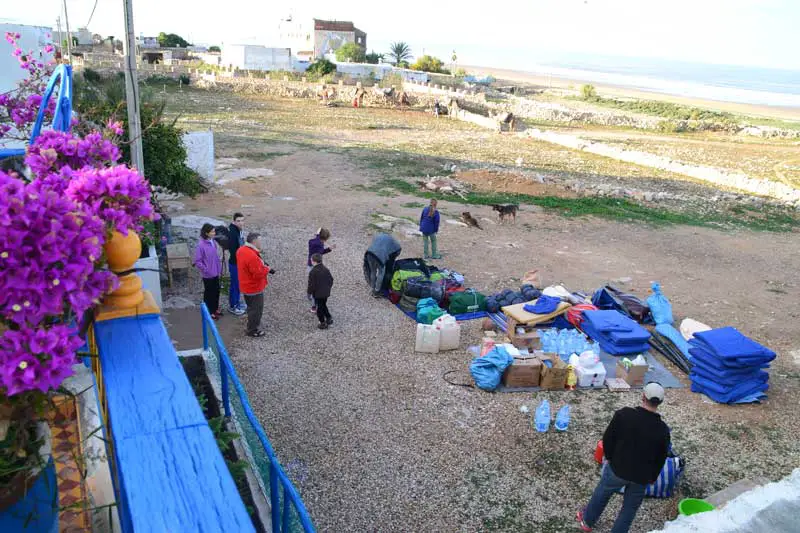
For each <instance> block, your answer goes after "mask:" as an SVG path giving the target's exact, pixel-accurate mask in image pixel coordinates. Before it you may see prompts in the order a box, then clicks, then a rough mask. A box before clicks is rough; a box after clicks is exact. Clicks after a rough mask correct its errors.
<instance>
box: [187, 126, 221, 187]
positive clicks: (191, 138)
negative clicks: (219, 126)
mask: <svg viewBox="0 0 800 533" xmlns="http://www.w3.org/2000/svg"><path fill="white" fill-rule="evenodd" d="M183 146H184V148H186V166H188V167H189V168H191V169H192V170H194V171H195V172H197V173H198V174H200V177H201V178H203V179H205V180H207V181H213V180H214V132H213V131H211V130H206V131H188V132H186V133H184V134H183Z"/></svg>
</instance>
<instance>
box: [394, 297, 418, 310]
mask: <svg viewBox="0 0 800 533" xmlns="http://www.w3.org/2000/svg"><path fill="white" fill-rule="evenodd" d="M417 302H419V298H414V297H413V296H409V295H407V294H404V295H402V296H401V297H400V301H399V302H397V306H398V307H400V309H402V310H403V311H405V312H406V313H416V312H417Z"/></svg>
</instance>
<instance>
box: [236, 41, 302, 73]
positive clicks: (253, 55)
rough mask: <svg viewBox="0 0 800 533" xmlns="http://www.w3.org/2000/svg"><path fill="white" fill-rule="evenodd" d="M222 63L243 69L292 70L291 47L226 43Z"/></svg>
mask: <svg viewBox="0 0 800 533" xmlns="http://www.w3.org/2000/svg"><path fill="white" fill-rule="evenodd" d="M220 63H221V64H222V65H223V66H225V67H234V68H238V69H241V70H264V71H271V70H292V53H291V50H290V49H289V48H267V47H266V46H261V45H253V44H226V45H225V46H224V47H223V49H222V59H221V61H220Z"/></svg>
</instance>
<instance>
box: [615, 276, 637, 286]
mask: <svg viewBox="0 0 800 533" xmlns="http://www.w3.org/2000/svg"><path fill="white" fill-rule="evenodd" d="M616 281H617V282H618V283H622V284H623V285H625V284H627V283H630V282H631V281H633V278H629V277H624V278H619V279H617V280H616Z"/></svg>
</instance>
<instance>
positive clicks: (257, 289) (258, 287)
mask: <svg viewBox="0 0 800 533" xmlns="http://www.w3.org/2000/svg"><path fill="white" fill-rule="evenodd" d="M236 264H237V266H238V267H239V289H240V290H241V291H242V294H243V295H244V301H245V303H247V335H248V336H250V337H263V336H264V331H263V330H261V329H260V326H261V315H262V314H263V313H264V289H266V288H267V285H268V284H269V280H268V279H267V277H268V275H269V273H270V272H275V270H274V269H271V268H270V267H269V265H268V264H267V263H265V262H264V260H263V259H262V258H261V235H259V234H258V233H251V234H249V235H248V236H247V242H246V243H245V245H244V246H242V247H240V248H239V249H238V250H237V251H236Z"/></svg>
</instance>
